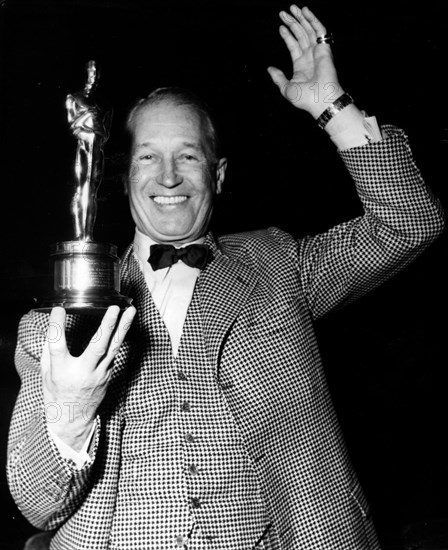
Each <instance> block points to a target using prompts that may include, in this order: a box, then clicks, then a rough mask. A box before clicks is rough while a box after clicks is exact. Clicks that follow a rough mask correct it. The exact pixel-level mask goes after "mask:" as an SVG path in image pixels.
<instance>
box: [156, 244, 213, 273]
mask: <svg viewBox="0 0 448 550" xmlns="http://www.w3.org/2000/svg"><path fill="white" fill-rule="evenodd" d="M210 257H211V251H210V248H209V247H208V246H207V245H206V244H190V245H188V246H184V247H183V248H175V247H174V246H173V245H171V244H152V245H151V247H150V254H149V258H148V262H149V263H150V264H151V267H152V268H153V270H154V271H156V270H157V269H163V268H164V267H170V266H172V265H173V264H175V263H177V262H178V261H179V260H182V261H183V262H184V264H186V265H188V266H190V267H198V268H199V269H203V268H204V267H205V266H206V265H207V262H208V261H209V259H210Z"/></svg>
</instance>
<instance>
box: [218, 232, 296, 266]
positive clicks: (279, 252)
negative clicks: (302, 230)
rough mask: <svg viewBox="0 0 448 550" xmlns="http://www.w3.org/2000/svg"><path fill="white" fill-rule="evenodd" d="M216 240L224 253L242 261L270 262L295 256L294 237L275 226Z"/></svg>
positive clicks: (224, 236)
mask: <svg viewBox="0 0 448 550" xmlns="http://www.w3.org/2000/svg"><path fill="white" fill-rule="evenodd" d="M217 241H218V246H219V248H220V249H221V251H222V253H223V254H224V255H226V256H228V257H230V258H232V259H234V260H237V261H241V262H243V263H251V264H254V263H268V264H270V263H272V262H273V261H277V262H282V261H284V260H285V258H286V259H289V261H291V259H296V258H297V248H298V246H297V241H296V239H295V238H294V237H293V236H292V235H290V234H289V233H286V232H285V231H282V230H281V229H278V228H277V227H268V228H267V229H260V230H257V231H247V232H244V233H233V234H230V235H223V236H221V237H219V238H218V239H217Z"/></svg>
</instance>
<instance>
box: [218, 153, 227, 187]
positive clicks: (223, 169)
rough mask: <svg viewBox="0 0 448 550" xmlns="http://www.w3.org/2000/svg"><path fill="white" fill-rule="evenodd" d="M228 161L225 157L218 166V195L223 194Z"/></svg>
mask: <svg viewBox="0 0 448 550" xmlns="http://www.w3.org/2000/svg"><path fill="white" fill-rule="evenodd" d="M226 168H227V159H226V158H225V157H223V158H222V159H219V161H218V164H217V165H216V194H217V195H219V194H220V193H221V192H222V186H223V183H224V178H225V176H226Z"/></svg>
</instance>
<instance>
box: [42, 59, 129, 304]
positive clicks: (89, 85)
mask: <svg viewBox="0 0 448 550" xmlns="http://www.w3.org/2000/svg"><path fill="white" fill-rule="evenodd" d="M97 84H98V73H97V69H96V65H95V62H94V61H89V63H88V64H87V82H86V84H85V86H84V89H83V90H82V91H80V92H78V93H76V94H73V95H72V94H68V95H67V99H66V109H67V118H68V122H69V124H70V130H71V132H72V133H73V136H74V137H75V138H76V139H77V147H76V158H75V171H74V172H75V174H74V175H75V185H74V195H73V198H72V201H71V213H72V217H73V227H74V233H75V235H74V240H72V241H62V242H58V243H55V244H54V245H53V246H52V247H51V251H50V260H51V264H52V272H53V289H52V293H51V295H50V296H49V297H48V298H46V299H44V300H43V301H42V302H41V303H40V304H39V305H38V307H36V308H35V309H36V310H38V311H50V310H51V309H52V308H53V307H55V306H62V307H63V308H65V309H66V310H67V311H68V312H72V313H93V312H103V311H104V310H105V309H107V308H108V307H109V306H111V305H118V306H119V307H120V308H121V309H125V308H126V307H128V306H129V305H130V304H131V299H130V298H128V297H126V296H123V295H121V294H120V271H119V270H120V260H119V258H118V256H117V247H116V246H115V245H113V244H109V243H98V242H95V241H94V239H93V227H94V223H95V218H96V211H97V191H98V187H99V185H100V183H101V180H102V177H103V171H104V143H105V142H106V141H107V139H108V137H109V130H110V124H111V120H112V113H111V111H109V110H103V109H102V108H101V107H100V106H99V105H97V104H96V103H95V100H94V92H95V89H96V87H97Z"/></svg>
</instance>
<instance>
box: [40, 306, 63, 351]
mask: <svg viewBox="0 0 448 550" xmlns="http://www.w3.org/2000/svg"><path fill="white" fill-rule="evenodd" d="M65 317H66V313H65V309H64V308H63V307H54V308H53V309H52V310H51V313H50V318H49V321H48V328H47V333H46V335H45V338H46V347H47V348H48V354H49V355H50V356H55V355H61V354H66V353H67V352H68V349H67V341H66V339H65Z"/></svg>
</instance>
